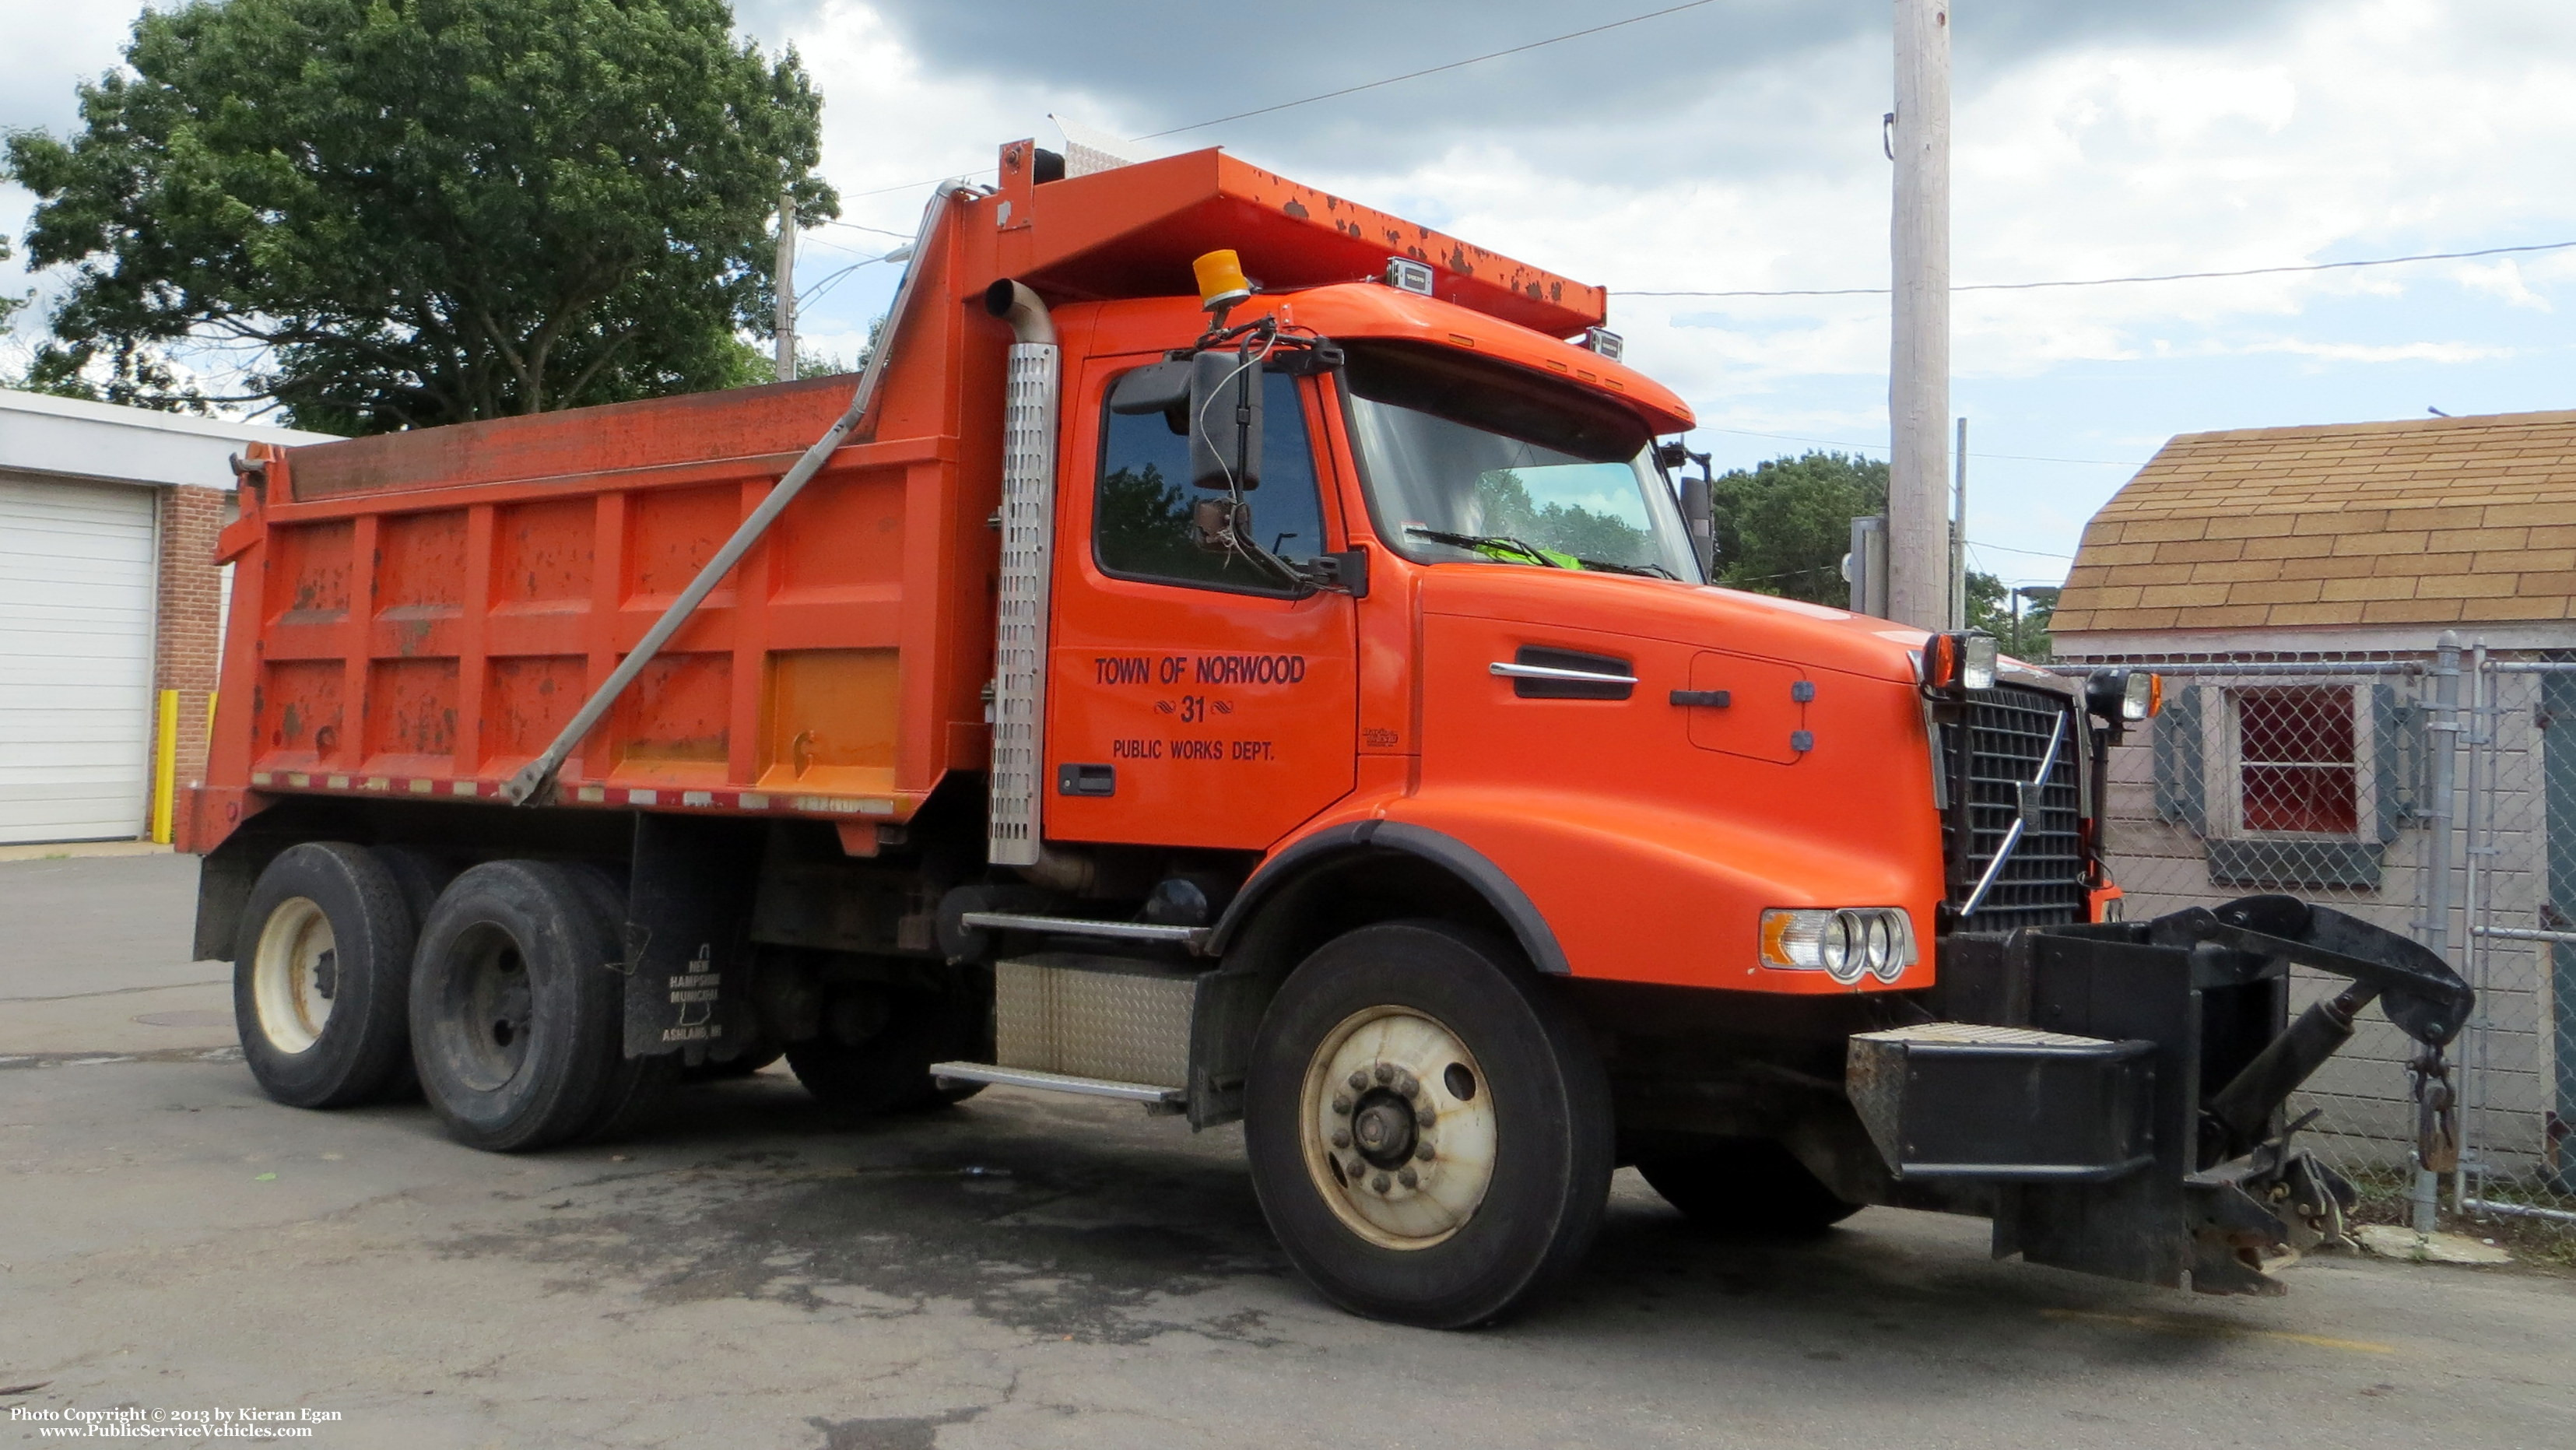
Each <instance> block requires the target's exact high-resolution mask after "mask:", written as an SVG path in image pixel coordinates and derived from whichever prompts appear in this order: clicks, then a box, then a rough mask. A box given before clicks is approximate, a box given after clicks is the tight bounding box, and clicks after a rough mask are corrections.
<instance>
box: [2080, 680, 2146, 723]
mask: <svg viewBox="0 0 2576 1450" xmlns="http://www.w3.org/2000/svg"><path fill="white" fill-rule="evenodd" d="M2164 702H2165V682H2164V678H2163V677H2162V676H2160V675H2158V674H2156V673H2155V672H2154V671H2152V670H2122V669H2111V670H2095V671H2094V672H2093V673H2092V674H2091V675H2089V676H2087V677H2086V678H2085V681H2084V708H2085V709H2086V710H2087V711H2089V712H2091V713H2092V714H2093V715H2095V716H2097V717H2099V718H2101V719H2103V720H2107V721H2110V722H2112V723H2113V724H2114V725H2115V726H2116V725H2118V724H2122V723H2126V722H2133V721H2138V720H2146V719H2150V718H2152V717H2153V716H2154V715H2155V713H2156V711H2157V710H2159V709H2161V708H2163V706H2164Z"/></svg>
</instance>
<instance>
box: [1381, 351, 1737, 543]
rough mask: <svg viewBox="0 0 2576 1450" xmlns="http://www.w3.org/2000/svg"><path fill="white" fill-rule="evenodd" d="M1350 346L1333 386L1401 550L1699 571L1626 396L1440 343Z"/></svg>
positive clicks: (1387, 530)
mask: <svg viewBox="0 0 2576 1450" xmlns="http://www.w3.org/2000/svg"><path fill="white" fill-rule="evenodd" d="M1349 352H1350V365H1349V367H1348V368H1347V369H1346V370H1345V371H1344V373H1343V390H1344V392H1345V393H1346V394H1347V396H1348V399H1349V408H1350V420H1351V440H1352V444H1353V446H1354V447H1355V449H1356V450H1357V452H1358V454H1359V461H1360V471H1361V474H1362V476H1363V477H1364V478H1365V479H1366V480H1367V484H1368V492H1369V507H1370V510H1371V512H1372V514H1373V515H1374V516H1375V518H1376V520H1377V527H1378V532H1379V535H1380V536H1381V537H1383V538H1384V539H1385V540H1386V541H1387V543H1388V544H1390V545H1391V546H1393V547H1394V548H1395V549H1396V550H1398V551H1399V552H1401V553H1403V554H1404V555H1405V556H1407V557H1408V558H1413V559H1419V560H1422V561H1424V562H1426V563H1439V562H1478V563H1498V564H1522V565H1529V566H1533V567H1538V568H1566V569H1597V570H1605V571H1608V572H1612V573H1634V574H1649V575H1654V576H1657V577H1661V578H1668V579H1682V580H1687V581H1689V582H1691V583H1694V584H1696V583H1700V582H1703V581H1702V580H1701V577H1700V571H1699V567H1698V565H1697V564H1696V563H1695V562H1694V561H1693V560H1692V558H1691V549H1690V546H1689V543H1688V542H1687V537H1688V536H1687V535H1686V534H1685V533H1684V532H1683V528H1682V521H1681V514H1680V511H1679V510H1678V509H1677V508H1676V507H1675V506H1674V503H1673V497H1672V491H1671V490H1670V489H1669V488H1668V487H1667V486H1666V485H1665V483H1664V479H1663V475H1662V474H1661V473H1660V472H1659V471H1658V470H1657V469H1656V467H1655V465H1654V461H1653V455H1652V453H1651V452H1650V451H1649V448H1648V445H1649V442H1650V441H1651V440H1650V439H1649V438H1648V437H1647V435H1646V431H1645V426H1644V425H1643V424H1642V423H1640V422H1638V421H1637V419H1636V418H1635V417H1634V415H1632V414H1630V413H1628V412H1627V410H1625V409H1623V408H1621V407H1619V406H1618V405H1617V404H1615V403H1613V402H1610V401H1609V400H1607V399H1602V398H1596V397H1593V396H1591V395H1589V394H1586V393H1583V392H1579V391H1577V390H1576V389H1574V388H1572V387H1569V386H1565V385H1562V384H1557V383H1551V382H1549V381H1548V380H1547V379H1545V378H1543V377H1538V376H1535V375H1533V374H1530V373H1527V372H1524V371H1522V370H1521V369H1518V368H1512V367H1505V366H1498V365H1495V364H1492V363H1485V362H1480V361H1478V360H1475V359H1471V358H1461V357H1459V356H1457V355H1456V354H1454V353H1450V352H1448V351H1447V350H1445V349H1429V348H1422V347H1412V346H1406V345H1403V344H1391V343H1374V344H1372V343H1355V344H1352V345H1351V346H1350V349H1349Z"/></svg>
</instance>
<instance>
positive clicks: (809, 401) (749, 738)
mask: <svg viewBox="0 0 2576 1450" xmlns="http://www.w3.org/2000/svg"><path fill="white" fill-rule="evenodd" d="M959 210H961V211H962V210H963V208H962V207H960V208H959ZM976 250H978V249H977V248H975V247H974V246H973V245H972V243H971V241H970V239H969V238H968V237H967V236H966V235H965V229H964V228H962V227H959V226H954V225H952V226H948V227H946V228H943V229H942V233H941V236H940V238H939V240H938V242H937V243H935V244H934V247H933V248H932V251H931V254H930V255H928V256H926V257H924V258H923V259H922V261H921V262H920V263H919V264H918V265H921V266H924V267H927V268H929V269H930V271H929V272H928V273H927V274H926V275H925V276H924V278H923V281H924V283H925V295H924V301H923V305H922V306H921V307H920V308H919V309H918V310H917V312H916V315H915V319H914V324H913V325H912V326H910V327H908V328H905V329H904V330H903V335H902V336H901V337H900V338H899V339H892V340H890V345H892V346H894V347H895V349H896V351H895V352H894V354H893V355H892V356H891V357H890V359H889V367H888V371H887V374H886V377H885V379H884V382H883V384H882V386H881V390H880V392H879V395H878V397H879V401H878V405H877V407H876V408H875V409H874V410H872V411H873V413H874V417H873V419H872V422H873V427H869V428H866V429H864V430H863V431H864V432H865V433H866V434H869V435H872V436H869V437H868V438H867V439H866V441H862V442H856V443H852V444H850V445H848V446H845V447H844V448H842V449H841V450H840V451H839V452H837V453H836V454H834V455H833V457H832V459H831V460H830V462H829V463H828V464H827V465H826V466H825V468H824V469H823V471H822V472H821V473H820V474H818V475H817V476H816V477H815V479H814V481H813V482H812V483H811V484H810V485H809V486H808V487H807V488H806V490H805V492H804V493H803V494H802V495H800V496H799V497H798V498H797V500H796V501H795V503H794V504H793V505H792V506H791V507H790V508H789V509H788V510H787V512H786V513H785V514H784V515H783V516H782V517H781V518H780V520H779V522H778V524H777V525H776V526H775V527H774V528H773V529H772V530H771V532H770V534H769V535H768V537H766V538H765V539H763V540H762V541H761V543H760V544H759V545H758V546H757V547H755V548H754V549H753V550H752V552H751V553H750V554H749V555H748V556H747V557H746V558H745V559H744V560H743V562H742V563H741V564H740V565H739V566H737V567H736V568H735V569H734V570H733V571H732V573H731V574H730V575H728V576H727V577H726V578H725V580H724V581H723V582H722V583H721V584H720V585H719V586H718V587H717V589H716V591H715V592H714V593H713V594H712V595H711V596H709V598H708V599H707V601H706V602H705V604H703V605H702V606H701V607H700V608H699V610H698V611H697V613H696V615H695V616H694V617H693V618H691V620H690V621H689V623H688V624H687V626H686V627H685V628H684V629H682V630H681V632H680V633H679V635H678V636H677V637H676V638H675V639H674V640H673V641H672V642H671V644H670V646H669V647H668V648H667V649H666V650H665V651H664V652H663V653H662V654H661V655H660V656H659V657H658V658H656V659H655V660H654V661H653V663H652V664H651V665H650V666H648V667H647V668H646V669H645V671H644V673H643V675H642V676H641V678H639V679H638V680H637V681H636V683H635V684H634V686H633V687H631V688H630V689H629V690H628V691H627V692H626V694H625V695H624V696H623V697H622V698H621V699H620V700H619V702H618V704H617V706H616V708H615V709H614V710H613V711H612V712H611V713H610V714H609V716H608V718H607V720H606V721H605V722H604V723H603V724H602V725H601V726H600V727H599V728H598V729H597V730H596V731H594V732H592V734H591V736H590V737H589V738H588V739H586V740H584V741H583V742H582V743H581V745H580V747H579V748H578V749H577V750H576V751H575V752H574V754H573V756H572V758H571V759H570V760H568V761H567V762H566V764H565V767H564V769H563V771H562V772H561V775H560V777H559V781H560V789H559V798H560V799H561V800H562V801H564V802H565V803H568V804H574V805H609V806H634V805H641V806H652V807H655V808H657V809H664V810H672V809H677V810H693V809H694V810H711V811H744V812H755V813H757V812H778V813H787V814H796V815H808V816H824V817H827V818H834V819H840V820H844V821H848V822H850V823H852V824H853V826H854V828H864V827H866V825H867V823H870V822H880V821H881V822H889V823H891V822H900V821H902V820H903V819H905V818H906V817H908V816H909V815H910V814H911V813H912V811H913V810H914V809H915V808H916V807H917V806H918V805H919V803H920V802H921V801H922V800H923V799H924V798H926V797H927V796H928V794H929V792H930V791H931V789H932V788H933V787H934V786H935V785H936V784H937V783H938V781H939V779H940V778H941V776H942V775H944V774H945V773H946V772H948V771H950V770H955V769H970V770H971V769H981V768H982V766H983V764H984V752H985V749H986V732H985V729H984V725H983V718H982V702H981V700H980V697H979V690H980V688H981V686H982V683H983V674H982V668H983V663H984V661H985V659H986V657H987V656H988V654H989V650H990V639H991V630H992V621H991V593H990V581H989V577H988V576H989V574H990V572H991V562H990V556H991V553H992V544H991V535H990V531H989V530H988V529H987V528H985V526H984V520H985V517H986V516H987V515H988V514H989V513H990V512H991V511H992V509H993V506H994V501H995V499H994V489H995V480H996V479H997V478H998V471H999V462H998V453H997V447H998V441H997V440H996V439H995V437H994V436H993V430H992V429H991V428H989V427H974V428H968V427H965V426H963V422H962V420H963V418H964V417H965V416H966V415H967V413H968V412H969V411H970V410H971V409H973V408H974V407H975V406H976V405H974V404H970V403H969V402H968V400H969V399H985V400H990V399H994V398H997V397H998V395H999V388H1000V368H1001V360H1002V349H1003V347H1004V346H1005V344H1006V342H1007V333H1006V332H1005V331H1004V330H1003V329H1002V328H1001V327H1000V325H999V324H998V323H995V322H993V321H992V320H991V319H989V318H986V317H984V316H983V315H982V313H981V310H980V308H977V307H975V306H973V298H972V297H970V296H968V295H966V293H967V291H968V290H970V289H966V288H965V287H964V286H963V284H962V283H961V282H960V281H959V279H960V278H961V277H968V276H977V277H980V276H981V275H982V273H983V272H984V271H985V270H987V264H986V263H984V262H983V261H982V260H981V259H978V258H976V257H974V256H972V255H971V254H972V253H973V252H975V251H976ZM984 250H989V247H987V248H985V249H984ZM854 382H855V379H854V378H851V377H846V376H844V377H835V378H823V379H815V380H812V381H808V382H798V383H789V384H782V385H778V386H774V387H765V388H745V389H736V390H733V391H729V392H725V393H717V394H701V395H696V396H689V397H679V398H668V399H659V400H655V401H651V402H643V403H632V404H623V405H617V406H612V407H606V408H591V409H583V410H579V411H575V412H566V413H557V414H547V415H540V416H536V417H527V418H512V419H503V420H497V421H493V422H487V423H477V424H469V425H464V426H459V427H451V428H439V429H429V430H423V431H421V432H418V433H405V434H393V435H386V436H380V437H373V438H362V439H353V440H350V441H347V442H342V443H331V444H321V445H316V446H313V447H310V448H302V449H296V450H292V451H291V452H290V453H288V454H287V456H285V457H283V458H280V459H278V460H276V461H274V462H272V463H271V464H270V465H269V476H268V478H267V480H266V483H265V486H264V488H262V489H260V490H259V491H258V494H259V496H258V497H255V498H254V499H252V500H251V507H250V508H249V509H248V510H246V517H245V518H244V519H243V520H242V522H240V523H238V524H236V525H235V526H234V527H233V530H232V531H231V532H230V534H229V535H228V537H227V540H226V547H227V550H228V551H229V552H230V553H231V554H232V555H233V557H234V559H235V562H236V563H237V564H238V565H239V566H240V569H239V573H238V582H237V584H236V588H235V593H234V606H233V618H232V620H231V630H230V633H229V639H230V645H229V647H228V650H227V659H226V662H225V680H224V685H225V689H226V693H227V699H226V702H225V709H224V711H223V715H222V718H221V719H220V720H219V722H218V729H217V734H218V740H217V744H216V749H215V751H214V753H213V758H212V760H211V761H210V765H209V773H208V786H209V788H210V789H209V792H208V796H209V799H208V800H206V801H205V802H204V803H203V804H202V805H201V806H200V807H199V810H198V811H197V812H196V813H195V814H196V815H197V817H198V819H196V820H195V821H194V822H193V824H194V825H195V827H196V830H195V831H194V833H193V836H194V839H192V841H191V844H192V845H193V846H194V847H195V848H196V849H199V850H203V849H206V848H208V847H210V846H211V845H212V844H213V843H214V841H215V840H216V839H219V838H220V836H221V835H222V833H223V832H224V831H225V830H227V829H228V828H229V827H230V825H232V824H234V823H235V822H236V821H237V820H238V818H239V815H240V814H241V812H242V810H243V809H244V801H243V798H242V795H241V793H242V792H243V791H249V792H272V791H321V792H354V793H361V794H377V795H388V796H393V797H397V798H421V797H429V798H436V799H443V800H452V799H461V798H473V799H485V798H492V797H494V796H495V795H496V794H497V792H498V790H499V787H500V784H501V782H503V781H504V780H506V779H507V778H508V777H509V776H510V774H511V773H512V772H513V771H515V770H516V769H518V767H519V766H521V765H522V764H524V763H526V762H527V761H528V760H529V759H530V758H532V757H534V756H535V755H536V754H537V753H538V752H540V751H542V750H543V749H545V747H546V746H547V744H548V743H550V742H551V741H552V739H553V738H554V736H555V734H556V733H557V732H558V731H560V730H561V729H562V728H563V726H564V725H565V724H566V723H567V722H568V721H569V720H570V719H571V717H572V715H573V713H574V712H575V711H576V710H577V709H578V708H579V706H580V705H581V703H582V701H583V700H584V699H585V698H586V697H587V695H588V694H589V692H590V690H591V689H592V688H593V687H594V686H595V685H596V683H597V682H598V681H600V680H601V679H603V678H605V677H606V675H607V674H608V672H609V671H610V670H612V669H613V668H615V666H616V664H617V662H618V660H619V659H620V657H621V656H622V655H623V653H624V652H625V651H627V650H629V649H631V648H632V647H633V646H634V644H635V642H636V641H637V640H638V639H640V638H641V637H642V636H643V634H644V633H645V631H646V630H647V629H649V628H650V627H651V626H652V624H653V622H654V621H655V620H656V619H657V618H658V617H659V616H660V615H661V613H662V612H663V610H664V609H665V608H667V607H668V606H669V604H670V602H671V600H672V598H673V597H674V596H675V595H676V594H678V592H679V591H680V590H681V589H682V587H684V586H685V585H686V584H687V583H688V581H689V579H690V578H691V577H692V576H693V575H694V574H695V573H696V572H697V570H698V569H699V567H700V566H701V565H702V564H703V563H704V562H705V561H706V560H707V559H708V558H709V557H711V556H712V555H713V553H714V552H715V550H716V548H717V547H718V546H719V545H721V544H722V543H723V542H724V540H725V539H726V537H727V536H729V535H730V534H731V533H732V532H733V530H734V528H735V527H736V526H737V525H738V524H739V523H740V522H741V520H742V519H743V517H744V516H745V515H746V514H748V513H749V512H750V511H751V510H752V509H754V508H755V507H757V506H758V505H759V503H760V502H761V500H762V499H763V498H764V497H766V495H767V493H768V490H769V489H770V488H771V487H773V486H774V485H775V482H776V480H777V478H778V477H779V475H780V474H781V473H783V472H784V471H785V470H786V469H787V467H788V466H789V465H790V464H791V463H792V462H793V461H794V460H795V458H796V456H797V455H798V454H799V453H800V452H801V451H803V449H804V448H805V447H806V446H807V445H808V444H810V443H811V442H812V441H813V440H814V439H815V438H817V437H819V436H820V435H821V434H822V433H823V432H824V430H825V429H826V428H828V427H829V426H830V425H831V423H832V421H833V419H834V418H836V417H837V416H838V415H839V414H840V412H841V411H842V409H843V408H844V407H845V406H846V405H847V403H848V401H849V396H850V389H851V387H852V385H853V384H854ZM978 416H980V414H979V415H978ZM236 702H238V703H236ZM845 835H853V840H852V844H854V845H856V846H859V847H860V848H861V849H866V848H867V847H868V846H869V844H870V841H869V839H868V836H867V834H866V832H865V830H864V829H859V830H858V831H857V832H856V833H855V834H854V833H852V832H845Z"/></svg>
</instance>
